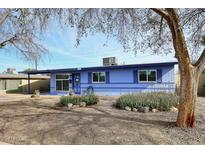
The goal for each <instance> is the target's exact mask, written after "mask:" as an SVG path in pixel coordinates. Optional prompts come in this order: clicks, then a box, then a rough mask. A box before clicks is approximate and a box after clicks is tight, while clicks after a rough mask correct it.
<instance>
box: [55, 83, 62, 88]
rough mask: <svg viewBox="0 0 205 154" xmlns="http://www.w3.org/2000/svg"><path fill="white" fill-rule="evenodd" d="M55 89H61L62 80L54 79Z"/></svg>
mask: <svg viewBox="0 0 205 154" xmlns="http://www.w3.org/2000/svg"><path fill="white" fill-rule="evenodd" d="M56 90H62V81H56Z"/></svg>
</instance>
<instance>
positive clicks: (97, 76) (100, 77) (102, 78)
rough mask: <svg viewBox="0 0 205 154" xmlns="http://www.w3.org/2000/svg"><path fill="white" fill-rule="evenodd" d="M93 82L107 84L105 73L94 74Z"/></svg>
mask: <svg viewBox="0 0 205 154" xmlns="http://www.w3.org/2000/svg"><path fill="white" fill-rule="evenodd" d="M92 82H93V83H105V72H93V73H92Z"/></svg>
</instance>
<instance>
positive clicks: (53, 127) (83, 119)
mask: <svg viewBox="0 0 205 154" xmlns="http://www.w3.org/2000/svg"><path fill="white" fill-rule="evenodd" d="M115 100H116V97H101V98H100V103H99V104H97V105H94V106H91V107H86V108H76V109H74V110H72V111H61V110H57V109H55V108H54V106H55V104H56V103H57V102H58V101H59V97H58V96H42V97H41V98H35V99H31V98H29V96H27V95H2V96H0V141H2V142H6V143H9V144H205V98H202V97H201V98H200V97H199V98H198V104H197V127H196V128H193V129H181V128H178V127H176V126H175V120H176V116H177V113H176V112H158V113H138V112H129V111H124V110H118V109H115V108H114V107H113V106H112V104H113V103H114V102H115Z"/></svg>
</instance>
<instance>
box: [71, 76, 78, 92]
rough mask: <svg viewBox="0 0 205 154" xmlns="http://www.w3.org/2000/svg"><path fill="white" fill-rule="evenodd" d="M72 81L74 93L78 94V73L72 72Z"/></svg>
mask: <svg viewBox="0 0 205 154" xmlns="http://www.w3.org/2000/svg"><path fill="white" fill-rule="evenodd" d="M72 83H73V90H74V92H75V94H80V73H74V74H73V80H72Z"/></svg>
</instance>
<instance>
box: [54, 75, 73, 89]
mask: <svg viewBox="0 0 205 154" xmlns="http://www.w3.org/2000/svg"><path fill="white" fill-rule="evenodd" d="M69 85H71V78H70V75H69V74H57V75H56V90H57V91H68V90H69Z"/></svg>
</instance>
